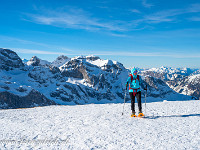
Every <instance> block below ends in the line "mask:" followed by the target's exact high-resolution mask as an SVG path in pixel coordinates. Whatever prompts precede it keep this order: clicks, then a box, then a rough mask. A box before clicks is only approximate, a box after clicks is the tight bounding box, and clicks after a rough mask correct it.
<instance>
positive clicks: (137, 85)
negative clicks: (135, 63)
mask: <svg viewBox="0 0 200 150" xmlns="http://www.w3.org/2000/svg"><path fill="white" fill-rule="evenodd" d="M134 71H137V70H136V69H135V68H133V69H132V70H131V74H132V75H133V80H132V82H131V76H129V77H128V79H127V84H128V86H129V92H136V89H137V92H139V91H141V83H142V80H141V77H140V76H139V80H138V78H137V76H138V75H134ZM133 90H134V91H133Z"/></svg>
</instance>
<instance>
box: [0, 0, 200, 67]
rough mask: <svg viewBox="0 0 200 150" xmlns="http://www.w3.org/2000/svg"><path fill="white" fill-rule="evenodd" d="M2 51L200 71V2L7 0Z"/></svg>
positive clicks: (0, 29)
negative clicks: (95, 56) (84, 57)
mask: <svg viewBox="0 0 200 150" xmlns="http://www.w3.org/2000/svg"><path fill="white" fill-rule="evenodd" d="M0 20H1V23H0V47H3V48H10V49H12V50H14V51H16V52H17V53H18V55H19V56H20V57H21V58H26V59H30V58H31V57H32V56H34V55H36V56H38V57H39V58H41V59H45V60H48V61H53V60H55V59H56V58H57V57H58V56H59V55H62V54H63V55H66V56H68V57H74V56H78V55H98V56H99V57H100V58H102V59H112V60H117V61H119V62H121V63H123V64H124V66H126V67H132V66H136V67H140V68H149V67H161V66H167V67H191V68H200V67H199V64H200V1H197V0H168V1H166V0H126V1H124V0H101V1H97V0H84V1H83V0H57V1H55V0H20V1H16V0H6V1H1V5H0Z"/></svg>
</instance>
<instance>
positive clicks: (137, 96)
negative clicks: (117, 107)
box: [129, 91, 142, 113]
mask: <svg viewBox="0 0 200 150" xmlns="http://www.w3.org/2000/svg"><path fill="white" fill-rule="evenodd" d="M129 95H130V97H131V110H132V112H133V113H135V97H136V98H137V102H138V108H139V112H142V101H141V91H139V92H137V93H136V95H135V96H134V95H133V92H130V93H129Z"/></svg>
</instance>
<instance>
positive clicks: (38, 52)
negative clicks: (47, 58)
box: [10, 48, 68, 55]
mask: <svg viewBox="0 0 200 150" xmlns="http://www.w3.org/2000/svg"><path fill="white" fill-rule="evenodd" d="M10 49H12V50H14V51H15V52H17V53H23V54H45V55H68V54H66V53H63V52H51V51H41V50H32V49H21V48H10Z"/></svg>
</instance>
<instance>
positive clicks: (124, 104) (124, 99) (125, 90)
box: [122, 89, 126, 115]
mask: <svg viewBox="0 0 200 150" xmlns="http://www.w3.org/2000/svg"><path fill="white" fill-rule="evenodd" d="M125 99H126V89H125V95H124V105H125ZM122 115H124V106H123V112H122Z"/></svg>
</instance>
